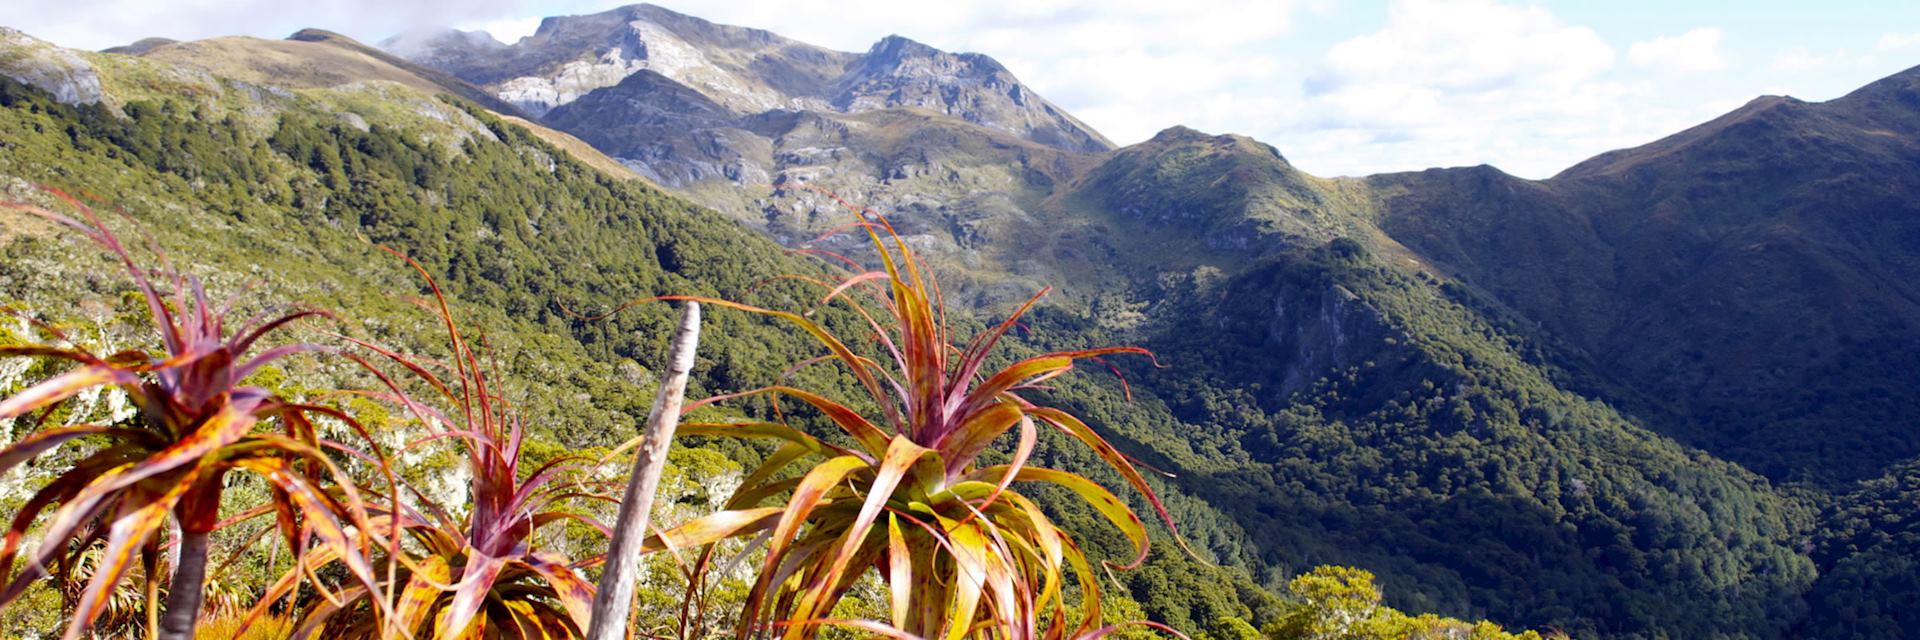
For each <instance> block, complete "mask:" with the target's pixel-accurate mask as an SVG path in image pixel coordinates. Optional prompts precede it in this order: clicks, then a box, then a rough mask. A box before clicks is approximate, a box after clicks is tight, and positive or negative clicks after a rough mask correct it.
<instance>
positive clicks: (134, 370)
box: [0, 190, 372, 640]
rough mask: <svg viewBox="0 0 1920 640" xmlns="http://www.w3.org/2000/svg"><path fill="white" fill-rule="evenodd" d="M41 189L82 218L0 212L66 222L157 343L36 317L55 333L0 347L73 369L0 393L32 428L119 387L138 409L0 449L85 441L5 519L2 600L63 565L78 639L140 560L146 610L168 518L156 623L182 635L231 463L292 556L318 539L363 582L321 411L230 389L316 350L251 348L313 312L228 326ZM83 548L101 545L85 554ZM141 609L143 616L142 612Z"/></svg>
mask: <svg viewBox="0 0 1920 640" xmlns="http://www.w3.org/2000/svg"><path fill="white" fill-rule="evenodd" d="M48 192H49V193H51V194H52V195H54V196H55V197H57V198H59V199H60V200H62V201H64V202H65V203H66V204H67V205H69V206H70V207H72V208H73V209H75V210H77V211H78V212H79V213H80V215H81V218H82V219H83V220H84V222H83V221H82V219H75V218H72V217H69V216H66V215H62V214H60V213H56V212H54V211H51V210H48V209H45V208H42V207H38V206H34V205H31V204H25V203H13V202H7V203H0V207H4V208H7V209H11V210H15V211H20V212H24V213H29V214H32V215H36V216H39V217H41V218H44V219H46V220H49V221H52V222H55V223H57V224H60V225H63V226H66V227H69V228H72V229H74V230H77V231H79V232H80V233H81V234H83V235H85V236H86V237H87V238H88V239H89V240H92V241H93V242H94V243H95V244H97V245H99V246H101V247H102V248H104V249H106V250H107V251H108V252H110V253H111V254H112V255H113V256H114V257H115V258H117V259H118V260H119V262H120V263H121V266H123V267H124V268H125V270H126V272H127V274H128V275H129V276H131V278H132V280H133V283H134V284H135V285H136V286H137V287H138V289H139V291H140V294H141V297H142V299H143V300H144V302H145V304H146V307H147V312H148V316H149V318H150V319H151V320H152V322H153V328H154V330H155V332H156V334H157V337H158V338H159V339H160V342H161V344H160V346H159V348H158V349H155V350H139V349H130V350H125V351H121V352H118V353H114V354H110V355H105V356H102V355H98V354H95V353H92V352H91V351H89V350H87V349H86V348H84V347H82V346H79V345H78V344H76V343H75V341H73V340H70V339H68V338H67V337H66V336H65V335H64V334H62V333H61V332H60V331H59V330H58V329H57V328H55V327H53V326H51V325H48V324H44V323H39V322H35V324H36V325H37V326H38V327H39V328H40V330H41V331H42V332H44V333H46V334H48V335H50V336H52V338H53V339H54V343H52V344H48V345H41V346H5V347H0V356H8V357H37V358H52V359H57V360H64V361H69V362H71V363H73V364H74V365H75V366H74V367H73V368H72V369H70V370H68V371H66V372H65V373H62V374H59V375H56V376H54V377H52V378H50V379H47V380H45V381H43V382H40V383H39V384H36V385H33V386H32V387H29V388H27V389H25V390H23V391H21V392H20V393H18V394H15V395H13V396H12V397H9V398H6V399H5V400H4V401H0V418H16V417H23V416H30V417H32V418H31V419H30V423H40V422H44V418H45V417H46V416H48V415H49V414H50V413H52V412H53V411H55V410H56V409H57V408H58V407H59V405H60V404H61V403H63V402H64V401H66V400H67V399H69V398H72V397H74V396H75V395H77V394H79V393H81V392H82V391H86V390H89V389H98V388H110V389H114V390H118V391H119V392H122V393H125V394H126V396H127V397H128V398H130V399H131V400H132V402H133V404H134V405H135V406H137V407H138V408H139V412H138V414H137V415H135V416H134V417H133V418H132V419H129V420H125V421H122V422H120V423H117V424H76V425H67V426H59V427H48V428H42V429H39V430H37V431H35V432H33V433H32V434H31V435H28V436H27V437H25V438H23V439H21V440H20V441H19V442H16V443H14V444H13V445H12V446H9V447H7V448H6V449H5V450H0V473H5V472H7V471H8V470H11V469H12V468H14V467H16V466H18V465H20V464H22V463H24V462H27V461H29V460H34V459H36V458H39V457H41V456H43V455H46V454H48V453H50V452H52V451H53V450H54V449H55V448H56V447H59V446H61V445H63V444H67V443H71V442H76V441H80V442H86V443H91V444H94V445H96V446H95V448H93V449H92V450H91V451H90V452H89V453H86V454H84V455H83V456H81V457H80V458H79V459H78V460H77V461H75V462H73V463H71V464H70V465H66V466H65V467H64V468H62V469H60V470H58V472H57V476H56V477H55V478H54V479H53V480H51V481H49V482H47V483H46V484H45V485H44V486H42V487H41V488H40V489H39V490H38V491H37V492H35V493H34V494H33V496H32V497H31V498H30V499H28V501H27V503H26V504H25V505H24V506H22V507H21V509H20V511H19V512H18V513H17V514H15V515H14V517H13V520H12V523H11V524H10V526H9V528H8V529H7V533H6V539H5V542H4V544H0V570H5V571H7V572H9V573H12V574H13V575H12V577H11V578H10V579H9V580H7V581H6V582H5V588H4V589H3V590H0V606H4V605H5V604H7V603H11V602H13V601H14V600H15V599H17V598H19V597H20V596H21V595H22V594H23V593H24V592H25V591H26V590H27V588H28V587H30V586H31V585H32V584H34V583H35V581H37V580H40V579H42V578H44V577H47V576H48V574H49V567H52V568H55V569H56V570H58V571H59V572H60V573H61V574H63V576H67V577H71V576H72V575H73V571H72V569H73V568H74V567H78V566H85V567H87V569H88V575H87V578H86V581H85V582H86V586H85V587H84V588H83V589H82V590H81V591H80V593H79V595H78V597H77V599H76V600H75V610H74V611H73V612H71V615H72V617H71V620H70V622H69V623H68V625H67V630H66V634H65V637H66V638H68V639H69V640H72V639H74V638H79V637H81V636H83V635H84V634H85V633H86V631H87V629H88V627H89V626H90V625H91V624H92V623H93V621H94V620H95V619H97V618H98V617H100V616H101V615H102V614H103V613H104V612H106V611H107V609H108V608H110V607H111V606H112V601H113V597H114V590H115V587H116V585H119V584H120V583H121V581H122V580H123V579H126V578H127V577H128V576H129V575H130V574H132V573H134V568H135V565H136V563H139V564H140V565H141V568H142V569H143V571H141V572H140V573H142V574H144V575H145V576H146V577H147V580H148V581H149V586H148V588H147V593H148V594H149V595H148V602H147V606H148V607H150V608H151V607H155V606H157V604H158V603H157V602H154V600H157V598H155V597H154V596H155V594H157V593H158V592H159V589H158V586H157V582H156V581H157V580H158V579H159V577H158V576H156V575H155V574H156V571H155V568H156V567H155V564H156V560H155V558H156V555H157V554H158V553H159V552H162V551H164V549H163V542H162V538H163V533H162V532H163V530H166V529H168V527H167V524H168V522H169V521H171V522H172V523H174V524H175V525H176V527H174V529H175V530H176V531H177V535H173V536H169V537H171V539H170V540H167V541H166V542H165V543H164V546H171V547H175V548H176V549H177V550H175V551H172V554H173V555H175V556H176V557H177V558H178V560H177V561H176V562H175V563H174V564H175V567H174V573H173V577H172V580H171V582H172V585H171V586H172V589H171V590H172V592H173V594H172V596H171V597H170V598H169V599H168V602H167V606H168V609H169V611H168V614H167V618H168V621H167V623H165V624H163V625H162V627H163V629H164V630H166V631H167V634H166V635H168V636H177V635H179V634H180V633H181V632H189V633H190V631H191V629H192V624H193V622H194V620H195V619H196V618H197V616H198V613H199V609H200V604H201V602H202V598H201V595H202V594H201V586H202V584H204V580H205V568H206V560H207V558H206V555H207V553H208V549H207V546H206V543H207V539H208V538H207V536H208V534H210V533H211V532H212V531H214V530H216V529H219V528H221V527H223V526H226V525H227V524H231V521H222V520H220V519H219V515H220V503H221V495H222V491H223V490H224V488H225V487H226V482H225V477H226V475H227V474H229V473H232V472H242V473H250V474H253V475H256V476H258V477H260V478H262V479H264V480H265V481H266V483H267V484H268V486H270V487H272V488H273V492H272V496H271V498H270V504H269V505H267V506H265V507H262V508H259V509H255V510H253V511H251V512H250V514H252V515H256V516H257V515H264V514H266V513H276V514H278V517H277V518H276V520H277V522H278V525H279V528H280V530H281V533H282V534H283V537H284V539H285V540H286V542H287V544H288V545H289V546H290V547H291V548H293V549H294V550H295V551H296V553H304V552H305V551H306V550H307V549H308V548H324V549H328V550H329V551H330V552H331V553H334V554H336V555H337V556H338V557H340V558H342V559H343V560H344V561H345V562H346V564H347V567H348V568H349V569H350V570H351V573H352V575H354V576H356V577H357V578H359V579H361V580H363V581H371V580H372V569H371V566H370V565H368V563H367V562H366V560H365V558H364V554H363V553H362V550H364V549H366V548H368V546H369V544H370V542H371V541H370V539H368V538H367V537H366V535H365V534H364V532H363V531H358V530H357V528H353V529H350V528H349V527H348V526H346V524H351V523H355V522H363V521H364V516H365V514H364V513H361V512H359V511H357V510H356V505H357V504H358V500H357V499H356V498H355V491H354V488H353V485H352V483H351V482H350V481H349V479H348V477H347V476H346V475H345V474H344V473H343V472H342V471H341V469H340V468H339V467H337V466H336V465H335V463H334V462H333V461H332V460H331V458H330V457H329V456H328V455H327V454H326V453H325V452H324V451H323V449H324V448H329V447H333V446H336V445H337V443H332V442H330V441H327V440H324V439H322V438H320V437H319V436H318V434H317V433H316V431H315V429H314V424H313V421H312V419H311V418H310V416H311V415H313V414H327V413H330V412H332V410H331V409H327V408H324V407H317V406H311V405H304V404H299V403H295V402H291V401H288V400H285V399H282V398H279V397H277V396H275V395H274V394H273V393H271V392H270V391H268V390H266V389H262V388H259V387H252V386H245V385H243V384H242V381H243V380H245V379H246V378H247V376H248V375H249V374H251V373H252V372H254V371H256V370H258V369H259V368H260V367H262V366H265V365H267V364H269V363H273V362H275V361H278V360H280V359H282V358H285V357H287V356H290V355H293V354H297V353H302V352H307V351H314V350H317V349H319V348H318V347H315V346H313V345H309V344H299V343H295V344H288V345H284V346H278V347H274V348H271V349H266V350H264V351H260V352H259V353H253V352H254V351H255V347H256V346H258V345H260V344H261V341H262V340H263V339H265V338H268V337H269V336H271V335H272V334H274V333H275V332H277V331H279V330H281V329H282V328H284V327H286V326H287V325H288V324H289V323H292V322H295V321H298V320H300V319H302V318H308V317H313V316H318V315H324V314H323V313H321V312H318V311H297V312H293V313H289V314H285V315H279V316H273V315H262V316H259V317H256V318H253V319H252V320H249V321H247V322H245V323H243V324H241V325H240V326H238V327H234V328H232V329H231V330H230V329H229V327H228V325H227V322H226V316H227V314H228V313H229V312H230V310H231V309H232V306H233V303H232V301H229V302H227V303H226V304H223V305H221V306H219V307H215V306H214V304H213V303H211V302H210V301H209V300H208V298H207V295H206V291H205V290H204V288H203V287H202V286H201V285H200V282H199V281H198V280H197V279H193V278H189V277H186V276H184V275H181V274H179V273H178V272H174V271H171V270H163V271H159V272H158V274H159V275H160V276H161V277H162V280H161V282H164V283H166V284H168V285H170V287H171V289H172V290H173V294H174V295H172V296H171V297H169V296H167V295H164V294H163V293H162V292H161V289H160V288H159V287H158V286H157V285H156V283H155V282H154V280H153V279H152V278H150V277H149V270H148V269H144V268H142V267H141V266H140V265H139V264H138V262H137V261H136V260H135V258H134V257H133V254H132V253H131V252H129V251H128V250H127V248H126V247H125V246H123V245H122V244H121V243H120V241H119V239H118V238H116V237H115V236H114V234H113V233H112V232H111V231H110V230H108V228H107V227H106V226H105V225H103V224H101V222H100V220H99V218H98V217H97V216H96V215H95V214H94V213H93V210H92V209H91V208H90V207H88V206H86V205H85V204H83V203H81V202H80V201H78V200H77V199H75V198H72V197H71V196H67V195H66V194H64V193H61V192H59V191H55V190H48ZM267 423H277V424H278V426H279V427H280V429H279V431H280V432H279V433H274V432H272V431H268V430H265V429H262V428H260V427H261V425H263V424H267ZM54 505H58V508H57V509H54V511H53V513H52V515H51V517H50V518H47V519H46V521H45V522H44V523H43V526H42V527H41V528H40V529H39V530H38V538H39V545H38V547H37V548H36V549H35V551H34V552H33V553H31V554H29V555H28V557H27V558H26V559H25V564H24V566H22V567H20V568H19V570H18V571H17V572H15V571H14V565H15V559H16V557H17V556H18V554H20V552H21V551H22V550H23V549H22V547H23V545H24V543H25V542H26V540H27V539H28V534H29V533H30V532H31V531H33V530H34V527H35V523H37V522H40V521H41V515H42V514H43V513H45V512H46V511H47V510H48V509H49V508H51V507H54ZM343 521H344V523H345V524H343ZM96 546H98V547H99V550H98V551H97V552H94V551H91V550H92V549H95V547H96ZM88 553H97V554H98V555H97V557H94V558H90V559H87V561H86V562H84V563H83V562H81V559H80V558H77V557H73V556H75V555H76V554H88ZM183 568H185V569H186V571H182V569H183ZM55 577H56V578H59V577H62V576H55ZM148 619H149V620H155V619H156V616H155V615H154V613H153V612H152V611H151V609H150V611H149V615H148ZM155 632H156V631H155V630H150V633H155Z"/></svg>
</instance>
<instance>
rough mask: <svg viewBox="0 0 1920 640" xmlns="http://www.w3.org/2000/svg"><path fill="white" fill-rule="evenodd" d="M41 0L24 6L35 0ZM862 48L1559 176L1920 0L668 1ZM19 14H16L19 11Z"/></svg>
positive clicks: (513, 8) (419, 15) (90, 15)
mask: <svg viewBox="0 0 1920 640" xmlns="http://www.w3.org/2000/svg"><path fill="white" fill-rule="evenodd" d="M15 2H19V0H15ZM618 4H621V3H620V2H618V1H617V0H615V1H604V0H603V1H593V0H460V1H428V2H396V1H394V0H334V1H331V2H325V1H318V2H306V3H298V4H294V5H291V6H288V5H287V4H285V3H282V2H279V1H277V0H181V1H176V2H152V1H150V0H58V1H56V0H26V2H25V6H24V7H21V8H19V9H10V10H9V11H8V13H9V14H11V15H7V16H0V24H5V25H6V26H12V27H16V28H20V29H23V30H26V31H27V32H28V33H32V34H35V35H38V36H41V37H44V38H47V39H49V40H52V41H54V42H56V43H59V44H63V45H67V46H75V47H86V48H100V47H105V46H111V45H113V44H118V43H122V42H127V41H131V40H134V39H137V38H139V37H143V36H148V35H164V36H168V37H174V38H183V39H184V38H198V37H206V36H210V35H223V34H244V35H256V36H265V37H279V36H284V35H286V34H287V33H290V32H292V31H294V30H295V29H298V28H300V27H303V26H319V27H324V28H329V29H334V30H337V31H341V32H343V33H347V34H349V35H352V36H355V37H359V38H362V39H364V40H368V41H377V40H379V39H380V38H383V37H385V36H387V35H390V34H392V33H394V32H396V31H399V30H402V29H407V28H414V27H423V26H433V25H457V26H460V27H463V28H469V29H471V28H482V29H486V30H488V31H490V32H492V33H494V34H495V35H496V36H498V37H500V38H501V39H503V40H506V41H509V42H510V41H512V40H513V39H515V38H517V37H519V36H521V35H525V34H526V33H529V32H531V31H532V29H533V28H534V26H536V25H537V24H538V20H539V17H541V16H546V15H555V14H568V13H588V12H593V11H598V10H602V9H605V8H609V7H612V6H616V5H618ZM657 4H662V5H664V6H667V7H668V8H672V9H675V10H678V11H682V12H685V13H689V14H693V15H696V16H700V17H703V18H707V19H709V20H713V21H716V22H723V23H730V24H741V25H746V26H753V27H761V28H765V29H769V30H772V31H775V32H778V33H781V34H783V35H786V36H789V37H793V38H797V39H800V40H804V41H808V42H812V43H815V44H819V45H823V46H828V47H833V48H836V49H843V50H850V51H863V50H865V49H866V48H867V47H868V46H869V45H870V44H871V43H872V42H873V41H875V40H877V39H879V38H881V37H882V36H885V35H888V34H896V33H897V34H900V35H905V36H908V37H911V38H914V39H916V40H920V41H923V42H926V43H928V44H931V45H934V46H937V47H940V48H943V49H949V50H964V51H979V52H982V53H986V54H989V55H992V56H993V57H995V58H997V59H999V60H1000V61H1001V62H1003V63H1005V64H1006V65H1007V66H1008V67H1009V68H1010V69H1012V70H1013V72H1014V73H1015V74H1016V75H1019V76H1020V77H1021V79H1022V80H1024V81H1026V82H1027V83H1028V84H1029V85H1032V86H1033V87H1034V88H1035V89H1036V90H1038V91H1039V92H1040V93H1041V94H1042V95H1044V96H1047V97H1048V98H1049V99H1051V100H1053V101H1054V102H1055V103H1057V104H1059V105H1061V106H1062V107H1065V108H1066V109H1067V110H1069V111H1071V112H1073V113H1074V114H1076V115H1078V116H1080V117H1081V119H1083V120H1085V121H1087V122H1088V123H1089V124H1091V125H1093V126H1094V127H1095V128H1097V129H1099V130H1101V131H1102V132H1104V133H1106V134H1107V135H1108V136H1109V137H1111V138H1113V139H1114V140H1115V141H1117V142H1120V143H1123V144H1124V143H1131V142H1138V141H1140V140H1144V139H1146V138H1147V137H1150V136H1152V135H1153V133H1154V132H1156V131H1158V130H1160V129H1163V128H1166V127H1168V126H1172V125H1176V124H1184V125H1188V126H1192V127H1195V128H1198V129H1201V130H1205V131H1210V132H1231V133H1242V134H1247V135H1251V136H1254V137H1256V138H1259V139H1260V140H1263V141H1265V142H1268V143H1271V144H1273V145H1274V146H1276V147H1278V148H1279V149H1280V150H1281V152H1282V153H1283V154H1285V155H1286V156H1287V157H1288V158H1289V159H1290V160H1292V161H1293V162H1294V163H1295V164H1296V165H1299V166H1300V167H1301V168H1303V169H1306V170H1308V171H1310V172H1313V173H1316V174H1320V175H1358V174H1366V173H1376V172H1383V171H1404V170H1417V169H1423V168H1427V167H1432V166H1458V165H1473V164H1482V163H1486V164H1492V165H1494V166H1497V167H1500V168H1502V169H1504V170H1506V171H1508V172H1510V173H1514V174H1516V175H1520V176H1523V177H1529V178H1542V177H1546V176H1549V175H1552V174H1553V173H1555V172H1558V171H1559V170H1561V169H1564V168H1566V167H1567V166H1569V165H1571V164H1573V163H1574V162H1577V161H1579V160H1581V159H1584V158H1587V157H1590V156H1592V155H1595V154H1597V153H1600V152H1603V151H1606V150H1609V149H1615V148H1620V147H1625V146H1632V145H1636V144H1641V143H1645V142H1648V141H1651V140H1653V139H1656V138H1658V137H1660V136H1662V135H1666V134H1669V133H1672V132H1675V131H1678V130H1680V129H1682V128H1685V127H1687V126H1691V125H1693V124H1697V123H1699V122H1702V121H1704V120H1707V119H1710V118H1712V117H1713V116H1715V115H1718V114H1720V113H1724V112H1726V111H1728V110H1730V109H1733V108H1735V107H1738V106H1739V105H1740V104H1742V103H1744V102H1746V101H1747V100H1750V99H1752V98H1753V97H1755V96H1759V95H1763V94H1787V95H1792V96H1795V97H1798V98H1801V99H1806V100H1827V99H1831V98H1834V97H1838V96H1840V95H1842V94H1844V93H1845V92H1847V91H1849V90H1851V89H1853V88H1856V87H1858V86H1860V85H1862V84H1866V83H1867V82H1871V81H1873V80H1875V79H1878V78H1881V77H1884V76H1886V75H1889V74H1891V73H1894V72H1897V71H1900V70H1902V69H1905V68H1908V67H1911V66H1915V65H1920V3H1916V2H1892V1H1887V2H1880V1H1871V0H1861V1H1852V2H1823V3H1806V2H1770V1H1752V2H1670V1H1669V2H1659V1H1649V0H1619V1H1614V2H1529V1H1525V0H1383V1H1370V2H1360V1H1351V0H1349V1H1339V2H1337V1H1333V0H1184V1H1181V2H1169V1H1167V0H976V1H973V2H900V1H897V0H893V1H886V0H838V1H823V0H725V1H715V0H659V1H658V2H657ZM16 6H17V5H16Z"/></svg>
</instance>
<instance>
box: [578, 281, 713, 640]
mask: <svg viewBox="0 0 1920 640" xmlns="http://www.w3.org/2000/svg"><path fill="white" fill-rule="evenodd" d="M686 305H687V306H686V311H684V312H683V313H682V314H681V315H680V328H678V329H675V330H674V332H673V346H672V349H671V350H670V351H668V352H667V376H666V378H665V379H663V380H661V381H660V394H659V395H657V396H654V399H653V410H652V411H651V412H650V413H648V414H647V431H646V434H645V435H644V436H643V439H642V440H641V441H640V454H639V456H638V457H636V458H634V460H633V477H632V478H630V479H628V480H627V494H626V497H625V498H624V499H622V500H621V501H620V519H619V520H617V521H615V523H614V526H613V540H612V541H611V542H610V543H609V545H608V547H607V563H606V568H605V570H604V572H603V573H601V574H600V590H599V592H598V593H596V594H595V595H594V596H593V622H592V627H591V628H590V629H589V630H588V631H587V640H627V618H628V617H630V616H631V615H632V608H633V590H634V587H635V583H636V582H637V581H638V579H639V577H640V576H639V575H638V574H639V569H640V544H641V542H642V541H644V540H646V539H647V518H648V515H649V513H650V512H651V511H652V510H653V494H654V492H655V491H657V490H658V489H659V488H660V473H661V471H663V470H665V468H666V465H667V450H668V448H670V447H672V446H673V430H674V429H676V428H678V427H679V426H680V404H681V402H682V401H683V400H685V397H686V393H687V374H688V373H689V372H692V371H693V352H694V347H695V346H697V345H698V344H699V343H700V303H698V302H693V301H688V302H687V303H686Z"/></svg>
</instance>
